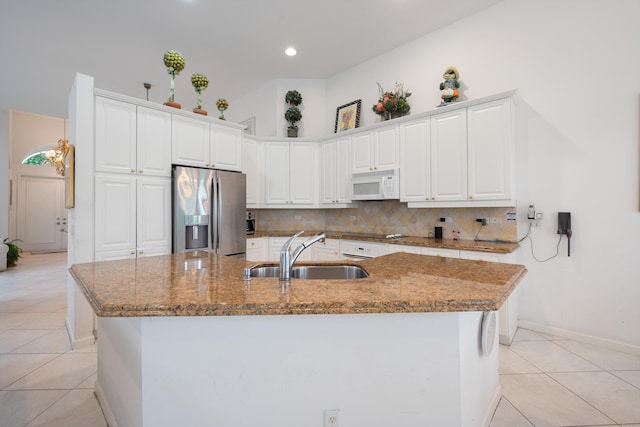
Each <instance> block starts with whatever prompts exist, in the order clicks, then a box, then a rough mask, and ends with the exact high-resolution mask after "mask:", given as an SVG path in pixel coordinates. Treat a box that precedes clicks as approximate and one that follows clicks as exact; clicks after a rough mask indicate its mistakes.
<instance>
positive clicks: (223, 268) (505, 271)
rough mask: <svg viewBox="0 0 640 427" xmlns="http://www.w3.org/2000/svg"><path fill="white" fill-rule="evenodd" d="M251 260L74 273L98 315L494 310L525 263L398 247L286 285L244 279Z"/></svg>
mask: <svg viewBox="0 0 640 427" xmlns="http://www.w3.org/2000/svg"><path fill="white" fill-rule="evenodd" d="M254 264H255V263H252V262H247V261H244V260H239V259H235V258H230V257H224V256H218V255H214V254H210V253H206V252H197V253H190V254H173V255H164V256H155V257H147V258H138V259H130V260H118V261H105V262H98V263H88V264H76V265H73V266H72V267H71V269H70V272H71V275H72V276H73V277H74V279H75V280H76V283H77V284H78V285H79V286H80V288H81V289H82V291H83V293H84V295H85V296H86V298H87V300H88V301H89V303H90V304H91V306H92V307H93V310H94V311H95V312H96V314H97V315H98V316H101V317H146V316H228V315H291V314H346V313H410V312H463V311H494V310H497V309H498V308H499V307H500V306H501V305H502V304H503V303H504V301H505V300H506V299H507V297H508V296H509V294H510V293H511V292H512V291H513V289H514V288H515V287H516V285H517V284H518V282H519V281H520V279H521V278H522V277H523V276H524V274H525V273H526V269H525V267H524V266H522V265H514V264H501V263H490V262H484V261H470V260H463V259H454V258H445V257H431V256H424V255H414V254H407V253H395V254H390V255H385V256H382V257H378V258H375V259H369V260H364V261H360V262H349V263H348V264H357V265H361V266H362V267H363V268H365V269H366V270H367V272H368V273H369V277H367V278H363V279H357V280H299V279H291V282H290V284H289V286H287V287H286V289H283V287H282V285H281V283H280V282H279V280H278V279H277V278H252V279H251V280H250V281H248V282H246V281H244V280H243V277H242V272H243V269H244V267H246V266H250V265H254ZM300 264H304V263H298V264H297V265H300ZM326 264H331V263H326ZM338 264H345V263H344V262H340V263H338Z"/></svg>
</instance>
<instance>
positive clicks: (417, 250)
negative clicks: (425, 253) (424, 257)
mask: <svg viewBox="0 0 640 427" xmlns="http://www.w3.org/2000/svg"><path fill="white" fill-rule="evenodd" d="M388 251H389V253H390V254H393V253H396V252H406V253H408V254H418V255H421V254H422V248H421V247H420V246H407V245H389V248H388Z"/></svg>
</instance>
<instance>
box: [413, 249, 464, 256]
mask: <svg viewBox="0 0 640 427" xmlns="http://www.w3.org/2000/svg"><path fill="white" fill-rule="evenodd" d="M421 253H422V255H431V256H442V257H446V258H460V251H459V250H458V249H448V248H429V247H423V248H422V251H421Z"/></svg>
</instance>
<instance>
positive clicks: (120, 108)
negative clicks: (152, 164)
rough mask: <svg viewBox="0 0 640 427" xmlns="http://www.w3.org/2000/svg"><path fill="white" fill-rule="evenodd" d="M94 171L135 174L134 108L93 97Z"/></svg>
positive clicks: (122, 103)
mask: <svg viewBox="0 0 640 427" xmlns="http://www.w3.org/2000/svg"><path fill="white" fill-rule="evenodd" d="M95 114H96V119H95V156H96V169H95V170H96V171H98V172H114V173H126V174H131V173H135V171H136V107H135V105H131V104H128V103H126V102H121V101H115V100H113V99H109V98H102V97H96V111H95Z"/></svg>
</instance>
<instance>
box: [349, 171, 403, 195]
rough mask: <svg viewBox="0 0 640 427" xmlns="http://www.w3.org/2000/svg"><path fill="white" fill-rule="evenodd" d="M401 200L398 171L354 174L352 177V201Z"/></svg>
mask: <svg viewBox="0 0 640 427" xmlns="http://www.w3.org/2000/svg"><path fill="white" fill-rule="evenodd" d="M399 198H400V176H399V171H398V169H389V170H383V171H375V172H363V173H354V174H353V175H352V176H351V200H386V199H399Z"/></svg>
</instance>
